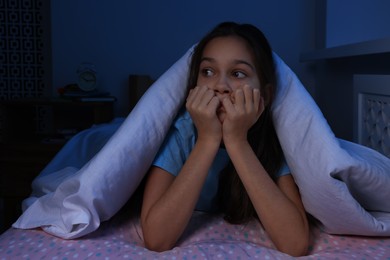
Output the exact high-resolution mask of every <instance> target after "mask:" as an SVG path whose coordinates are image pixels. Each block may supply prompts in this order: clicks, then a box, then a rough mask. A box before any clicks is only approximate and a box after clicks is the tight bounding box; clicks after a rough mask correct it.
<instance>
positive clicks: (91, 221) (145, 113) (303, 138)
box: [13, 49, 390, 238]
mask: <svg viewBox="0 0 390 260" xmlns="http://www.w3.org/2000/svg"><path fill="white" fill-rule="evenodd" d="M190 53H191V49H190V50H189V51H188V52H187V53H186V54H185V55H184V56H183V57H182V58H181V59H180V60H179V61H178V62H177V63H175V64H174V65H173V66H172V67H171V68H170V69H169V70H168V71H167V72H166V73H165V74H164V75H163V76H162V77H161V78H160V79H158V80H157V81H156V82H155V84H153V86H152V87H151V88H150V89H149V90H148V91H147V92H146V94H145V95H144V96H143V97H142V99H141V100H140V101H139V103H138V104H137V106H136V107H135V109H134V110H133V112H132V113H131V114H130V115H129V116H128V118H127V119H126V120H125V122H124V123H123V124H122V125H121V127H120V128H119V129H118V131H117V132H116V133H115V134H114V135H113V137H111V139H110V140H109V141H108V143H107V144H106V145H105V146H104V147H103V149H102V150H101V151H100V152H99V153H98V154H97V155H96V156H95V157H93V158H92V159H91V160H90V161H89V162H88V163H87V164H86V165H85V166H84V167H83V168H81V169H80V170H79V171H78V172H76V173H72V176H69V177H68V178H66V179H65V180H64V181H63V182H62V183H61V184H59V185H58V187H57V188H56V189H55V191H54V192H49V193H47V194H46V195H43V196H42V197H40V198H38V199H36V201H35V202H34V203H33V204H32V205H31V206H30V207H28V208H27V209H26V211H25V212H24V213H23V215H22V216H21V217H20V218H19V219H18V221H17V222H16V223H15V224H14V225H13V226H14V227H16V228H35V227H39V226H41V227H42V228H43V229H44V230H45V231H46V232H48V233H51V234H54V235H56V236H60V237H62V238H76V237H80V236H82V235H85V234H87V233H89V232H92V231H94V230H95V229H97V228H98V226H99V224H100V222H101V221H104V220H107V219H109V218H111V217H112V216H113V215H114V214H115V213H116V212H117V211H118V210H119V209H120V208H121V207H122V205H124V203H125V202H126V201H127V199H128V198H129V197H130V196H131V194H132V192H133V191H134V190H135V188H136V187H137V186H138V184H139V183H140V181H141V179H142V177H143V176H144V174H145V173H146V171H147V169H148V167H149V165H150V163H151V162H152V160H153V158H154V156H155V154H156V152H157V150H158V148H159V146H160V144H161V143H162V141H163V139H164V137H165V135H166V133H167V131H168V129H169V126H170V124H171V122H172V120H173V118H174V117H175V115H176V113H177V111H178V109H179V108H180V106H181V105H182V103H183V102H184V99H185V94H186V90H185V88H184V86H185V85H186V78H187V73H188V65H189V64H188V62H189V57H190ZM274 58H275V63H276V68H277V76H278V92H277V95H276V100H275V103H274V105H273V108H272V112H273V117H274V122H275V128H276V131H277V134H278V136H279V139H280V142H281V145H282V148H283V151H284V153H285V157H286V160H287V163H288V164H289V166H290V169H291V170H292V173H293V175H294V178H295V180H296V182H297V184H298V186H299V189H300V192H301V195H302V200H303V203H304V205H305V207H306V210H307V211H308V212H309V213H310V214H312V215H313V216H314V217H315V218H317V219H318V220H319V221H320V222H321V223H322V225H323V227H324V229H325V230H326V231H328V232H330V233H337V234H341V233H343V234H356V235H390V216H389V215H390V213H389V212H390V204H389V203H390V202H389V199H388V198H390V189H388V187H390V176H389V174H390V159H388V158H386V157H384V156H382V155H380V154H379V153H377V152H375V151H373V150H370V149H368V148H365V147H363V146H360V145H357V144H352V143H349V142H346V141H343V140H339V139H337V138H336V137H335V136H334V134H333V132H332V131H331V129H330V128H329V126H328V124H327V122H326V120H325V119H324V117H323V115H322V113H321V111H320V110H319V108H318V107H317V105H316V104H315V102H314V101H313V99H312V98H311V97H310V95H309V94H308V93H307V92H306V90H305V88H304V87H303V85H302V84H301V83H300V82H299V80H298V78H297V77H296V75H295V74H294V73H293V72H292V71H291V70H290V69H289V68H288V66H287V65H286V64H285V63H284V62H283V61H282V60H281V59H280V58H279V57H278V56H277V55H275V56H274ZM67 170H68V171H69V169H67ZM69 172H72V171H69ZM65 175H66V174H65Z"/></svg>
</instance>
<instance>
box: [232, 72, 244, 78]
mask: <svg viewBox="0 0 390 260" xmlns="http://www.w3.org/2000/svg"><path fill="white" fill-rule="evenodd" d="M233 76H234V77H235V78H238V79H242V78H245V77H246V74H245V73H244V72H242V71H234V72H233Z"/></svg>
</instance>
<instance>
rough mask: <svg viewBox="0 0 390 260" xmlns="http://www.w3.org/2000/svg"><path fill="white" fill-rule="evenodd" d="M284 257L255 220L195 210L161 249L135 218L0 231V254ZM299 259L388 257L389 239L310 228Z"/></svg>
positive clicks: (38, 256)
mask: <svg viewBox="0 0 390 260" xmlns="http://www.w3.org/2000/svg"><path fill="white" fill-rule="evenodd" d="M86 258H90V259H256V258H257V259H290V258H292V257H290V256H288V255H286V254H283V253H281V252H279V251H277V250H275V249H274V247H273V245H272V243H271V241H270V240H269V238H268V236H267V235H266V233H265V232H264V230H263V229H262V228H261V226H260V225H259V224H258V223H257V222H256V221H253V222H250V223H249V224H247V225H230V224H228V223H226V222H225V221H224V220H223V219H222V218H221V217H220V216H210V215H207V214H201V213H195V214H194V216H193V218H192V220H191V223H190V225H189V227H188V229H187V230H186V232H185V234H184V235H183V238H182V239H181V240H180V241H179V243H178V245H177V246H176V247H175V248H174V249H172V250H170V251H166V252H163V253H156V252H152V251H149V250H147V249H145V248H144V247H143V243H142V232H141V229H140V226H139V222H138V219H137V218H132V219H130V218H129V217H128V216H127V217H126V216H123V215H122V216H120V217H115V218H114V219H112V220H110V221H108V222H105V223H103V224H102V226H101V227H100V228H99V229H98V230H97V231H95V232H94V233H91V234H89V235H87V236H85V237H83V238H80V239H76V240H63V239H60V238H57V237H54V236H51V235H48V234H47V233H45V232H43V231H42V230H20V229H9V230H8V231H6V232H5V233H4V234H2V235H1V236H0V259H86ZM301 258H302V259H390V238H373V237H354V236H334V235H329V234H326V233H324V232H322V231H321V230H320V229H319V228H318V227H316V226H312V228H311V244H310V249H309V255H308V256H305V257H301Z"/></svg>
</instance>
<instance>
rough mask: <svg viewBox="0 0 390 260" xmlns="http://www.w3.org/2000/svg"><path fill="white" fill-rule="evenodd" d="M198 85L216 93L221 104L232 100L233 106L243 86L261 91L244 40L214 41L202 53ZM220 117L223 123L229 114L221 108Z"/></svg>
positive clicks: (252, 58) (252, 59)
mask: <svg viewBox="0 0 390 260" xmlns="http://www.w3.org/2000/svg"><path fill="white" fill-rule="evenodd" d="M197 85H198V86H207V87H208V88H210V89H212V90H214V92H215V94H216V96H217V97H218V98H219V99H220V101H222V99H223V98H225V97H229V98H230V99H231V101H232V102H233V103H234V98H233V95H232V94H233V91H235V90H237V89H239V88H242V87H243V86H244V85H249V86H250V87H252V88H257V89H260V80H259V77H258V75H257V71H256V68H255V63H254V57H253V54H252V51H251V50H250V48H249V47H248V45H247V44H246V42H245V40H243V39H241V38H239V37H233V36H228V37H217V38H214V39H213V40H211V41H210V42H209V43H208V44H207V45H206V47H205V48H204V50H203V55H202V58H201V62H200V68H199V75H198V80H197ZM217 114H218V118H219V120H220V121H221V122H223V119H224V118H225V114H226V111H225V109H224V108H223V106H222V105H221V106H220V108H219V109H218V111H217Z"/></svg>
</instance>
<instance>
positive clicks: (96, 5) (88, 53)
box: [51, 0, 315, 115]
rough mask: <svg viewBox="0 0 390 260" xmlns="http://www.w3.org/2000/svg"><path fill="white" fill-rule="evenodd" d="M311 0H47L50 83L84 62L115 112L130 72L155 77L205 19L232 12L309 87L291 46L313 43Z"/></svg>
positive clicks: (122, 107) (67, 78)
mask: <svg viewBox="0 0 390 260" xmlns="http://www.w3.org/2000/svg"><path fill="white" fill-rule="evenodd" d="M314 4H315V1H312V0H297V1H290V0H276V1H247V0H243V1H232V0H214V1H209V0H198V1H180V0H165V1H151V0H143V1H129V0H121V1H119V0H118V1H104V0H82V1H80V0H67V1H52V3H51V9H52V12H51V13H52V18H51V19H52V28H51V29H52V61H53V63H52V64H53V86H54V88H55V89H56V88H58V87H61V86H63V85H66V84H68V83H71V82H74V81H75V80H76V69H77V67H78V65H79V64H80V63H81V62H84V61H88V62H92V63H94V64H95V66H96V67H97V70H98V73H99V78H100V88H101V89H104V90H109V91H110V92H111V93H112V94H113V95H115V96H117V97H118V98H119V100H118V102H117V107H116V112H117V115H123V113H124V111H126V107H127V97H128V95H127V93H128V92H127V78H128V75H129V74H130V73H134V74H149V75H151V76H153V77H154V78H157V77H158V76H160V75H161V74H162V73H163V72H164V71H166V70H167V69H168V68H169V67H170V66H171V65H172V64H173V63H174V62H175V61H176V60H177V59H178V58H179V57H181V55H182V54H184V52H185V51H186V50H187V49H188V48H189V47H190V46H191V45H193V44H194V43H195V42H197V41H198V40H199V38H201V37H202V36H203V35H204V34H205V33H206V32H207V31H209V30H210V29H211V28H212V27H213V26H215V25H216V24H217V23H219V22H221V21H225V20H233V21H237V22H248V23H253V24H254V25H256V26H258V27H260V28H261V29H262V30H263V31H264V33H265V34H266V36H267V37H268V39H269V40H270V42H271V44H272V46H273V47H274V50H275V51H276V52H277V53H278V54H279V55H280V56H281V57H282V58H283V59H284V60H285V61H286V62H287V63H288V64H289V65H290V66H291V67H292V68H293V70H294V71H296V72H297V74H298V75H299V76H300V77H301V79H302V80H303V81H304V82H305V83H306V85H307V87H308V89H309V90H312V89H313V88H314V83H313V82H314V81H313V80H312V73H310V71H308V68H307V64H301V63H299V54H300V53H301V52H302V51H305V50H310V49H313V48H314V29H315V24H314V20H315V19H314ZM54 91H55V90H54Z"/></svg>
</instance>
